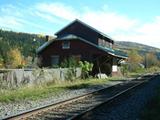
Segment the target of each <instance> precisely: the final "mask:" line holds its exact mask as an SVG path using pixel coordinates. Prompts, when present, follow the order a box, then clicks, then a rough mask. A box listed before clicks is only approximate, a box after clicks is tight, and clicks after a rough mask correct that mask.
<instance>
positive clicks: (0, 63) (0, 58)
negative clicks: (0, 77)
mask: <svg viewBox="0 0 160 120" xmlns="http://www.w3.org/2000/svg"><path fill="white" fill-rule="evenodd" d="M3 67H4V60H3V58H2V56H1V55H0V68H3Z"/></svg>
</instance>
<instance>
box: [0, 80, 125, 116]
mask: <svg viewBox="0 0 160 120" xmlns="http://www.w3.org/2000/svg"><path fill="white" fill-rule="evenodd" d="M120 82H122V81H113V82H107V83H106V84H104V85H100V86H98V85H97V86H92V87H89V88H85V89H77V90H66V91H64V92H61V93H60V94H58V95H57V96H50V97H49V98H45V99H39V100H36V101H29V100H28V101H25V100H24V101H20V102H15V103H13V102H12V103H8V104H6V103H0V119H3V118H4V117H7V116H11V115H14V114H17V113H20V112H23V111H26V110H30V109H33V108H37V107H40V106H43V105H47V104H50V103H56V102H60V101H63V100H66V99H69V98H72V97H76V96H79V95H82V94H86V93H89V92H93V91H95V90H97V89H101V88H104V87H108V86H111V85H115V84H118V83H120Z"/></svg>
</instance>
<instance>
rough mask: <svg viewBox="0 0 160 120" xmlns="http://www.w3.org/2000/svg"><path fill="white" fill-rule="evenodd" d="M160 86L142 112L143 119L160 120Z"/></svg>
mask: <svg viewBox="0 0 160 120" xmlns="http://www.w3.org/2000/svg"><path fill="white" fill-rule="evenodd" d="M159 110H160V88H159V90H158V95H157V96H155V97H154V98H153V99H152V100H151V101H150V102H149V103H148V104H147V106H146V108H145V109H144V111H143V112H142V114H141V119H142V120H160V113H159Z"/></svg>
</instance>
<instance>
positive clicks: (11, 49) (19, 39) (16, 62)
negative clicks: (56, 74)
mask: <svg viewBox="0 0 160 120" xmlns="http://www.w3.org/2000/svg"><path fill="white" fill-rule="evenodd" d="M44 42H46V36H45V35H40V34H29V33H21V32H13V31H5V30H0V68H22V67H26V68H34V67H37V64H36V62H37V59H36V50H37V48H38V47H39V46H41V45H42V44H43V43H44ZM115 46H116V47H115V49H119V50H121V51H124V52H126V53H128V55H129V58H128V62H129V63H130V66H141V65H144V67H150V66H159V65H160V49H158V48H154V47H151V46H147V45H143V44H138V43H134V42H124V41H115ZM133 64H134V65H133ZM130 69H133V68H130ZM136 69H137V68H136Z"/></svg>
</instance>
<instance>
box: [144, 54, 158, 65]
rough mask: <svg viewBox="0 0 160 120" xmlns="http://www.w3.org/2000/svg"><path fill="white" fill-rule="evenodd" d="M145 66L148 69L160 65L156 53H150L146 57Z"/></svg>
mask: <svg viewBox="0 0 160 120" xmlns="http://www.w3.org/2000/svg"><path fill="white" fill-rule="evenodd" d="M144 64H145V67H146V68H150V67H153V66H157V65H159V61H158V59H157V56H156V55H155V53H154V52H150V53H147V54H146V55H145V58H144Z"/></svg>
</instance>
